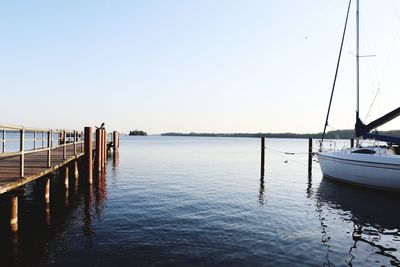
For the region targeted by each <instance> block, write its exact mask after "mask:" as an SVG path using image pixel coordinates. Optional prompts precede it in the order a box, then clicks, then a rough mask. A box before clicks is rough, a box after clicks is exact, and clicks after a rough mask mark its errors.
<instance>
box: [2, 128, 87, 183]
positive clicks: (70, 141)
mask: <svg viewBox="0 0 400 267" xmlns="http://www.w3.org/2000/svg"><path fill="white" fill-rule="evenodd" d="M0 133H1V137H2V139H1V149H0V158H4V157H19V176H20V177H24V176H25V155H28V154H33V153H40V152H47V167H51V158H52V151H53V150H55V149H61V148H62V150H63V151H62V156H63V159H64V160H66V159H67V149H69V150H71V147H73V150H72V151H73V155H74V156H77V154H78V152H77V148H78V147H79V150H80V151H81V152H83V150H84V148H83V146H84V134H83V132H82V131H77V130H66V129H47V128H31V127H23V126H16V125H6V124H0ZM54 135H56V138H54ZM8 136H9V137H10V138H8ZM27 142H30V146H27ZM7 143H8V144H10V145H11V148H10V147H7ZM8 150H12V151H10V152H9V151H8Z"/></svg>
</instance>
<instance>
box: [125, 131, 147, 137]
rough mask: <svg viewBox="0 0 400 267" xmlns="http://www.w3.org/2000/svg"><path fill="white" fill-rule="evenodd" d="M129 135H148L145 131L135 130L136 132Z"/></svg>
mask: <svg viewBox="0 0 400 267" xmlns="http://www.w3.org/2000/svg"><path fill="white" fill-rule="evenodd" d="M128 135H144V136H146V135H147V133H146V132H144V131H139V130H134V131H130V132H129V134H128Z"/></svg>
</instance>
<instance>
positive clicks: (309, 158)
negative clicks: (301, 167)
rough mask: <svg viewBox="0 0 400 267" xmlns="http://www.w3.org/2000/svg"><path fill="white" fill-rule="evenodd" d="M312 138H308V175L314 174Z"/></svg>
mask: <svg viewBox="0 0 400 267" xmlns="http://www.w3.org/2000/svg"><path fill="white" fill-rule="evenodd" d="M312 156H313V151H312V138H308V176H309V177H311V175H312Z"/></svg>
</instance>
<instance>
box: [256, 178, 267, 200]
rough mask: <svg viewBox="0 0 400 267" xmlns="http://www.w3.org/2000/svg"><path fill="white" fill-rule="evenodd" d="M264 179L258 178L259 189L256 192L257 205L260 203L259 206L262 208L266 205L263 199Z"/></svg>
mask: <svg viewBox="0 0 400 267" xmlns="http://www.w3.org/2000/svg"><path fill="white" fill-rule="evenodd" d="M264 191H265V188H264V177H262V176H261V178H260V188H259V190H258V203H260V205H261V206H264V205H265V204H267V201H266V200H265V198H264Z"/></svg>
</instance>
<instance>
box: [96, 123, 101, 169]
mask: <svg viewBox="0 0 400 267" xmlns="http://www.w3.org/2000/svg"><path fill="white" fill-rule="evenodd" d="M96 168H97V172H101V129H96Z"/></svg>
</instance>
